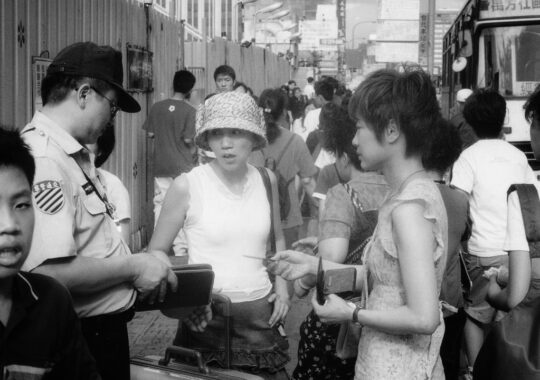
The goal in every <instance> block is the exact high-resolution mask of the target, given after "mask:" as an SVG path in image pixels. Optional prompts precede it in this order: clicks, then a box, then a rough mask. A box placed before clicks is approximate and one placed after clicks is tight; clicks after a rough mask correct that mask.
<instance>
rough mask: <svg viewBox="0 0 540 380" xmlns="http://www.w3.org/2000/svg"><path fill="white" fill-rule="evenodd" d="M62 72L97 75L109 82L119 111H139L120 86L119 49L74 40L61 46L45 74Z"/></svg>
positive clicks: (74, 74)
mask: <svg viewBox="0 0 540 380" xmlns="http://www.w3.org/2000/svg"><path fill="white" fill-rule="evenodd" d="M53 74H64V75H71V76H81V77H88V78H95V79H100V80H103V81H105V82H107V83H108V84H109V85H111V86H112V87H113V88H114V90H115V91H116V94H117V98H118V101H117V104H118V107H120V109H121V110H122V111H125V112H131V113H132V112H139V111H140V110H141V106H140V105H139V103H138V102H137V101H136V100H135V99H134V98H133V97H132V96H131V95H130V94H128V93H127V91H126V90H124V88H123V87H122V80H123V78H124V69H123V65H122V53H120V52H119V51H118V50H115V49H113V48H112V47H110V46H98V45H96V44H95V43H93V42H77V43H74V44H73V45H69V46H67V47H65V48H64V49H62V50H61V51H60V53H58V55H57V56H56V57H54V60H53V61H52V63H51V64H50V65H49V67H48V68H47V76H48V75H53Z"/></svg>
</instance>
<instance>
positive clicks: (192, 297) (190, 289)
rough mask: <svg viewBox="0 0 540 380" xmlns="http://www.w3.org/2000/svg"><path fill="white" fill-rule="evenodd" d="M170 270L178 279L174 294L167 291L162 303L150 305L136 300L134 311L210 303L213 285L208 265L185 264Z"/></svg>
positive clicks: (210, 267) (212, 277)
mask: <svg viewBox="0 0 540 380" xmlns="http://www.w3.org/2000/svg"><path fill="white" fill-rule="evenodd" d="M172 270H173V272H174V274H176V278H177V279H178V288H177V290H176V292H172V291H171V290H170V289H167V294H166V295H165V299H164V300H163V302H154V303H153V304H150V303H148V302H146V301H139V300H137V301H136V302H135V311H148V310H169V309H176V308H186V307H196V306H203V305H208V304H209V303H210V301H211V296H212V287H213V285H214V271H213V270H212V266H210V265H209V264H185V265H177V266H173V267H172Z"/></svg>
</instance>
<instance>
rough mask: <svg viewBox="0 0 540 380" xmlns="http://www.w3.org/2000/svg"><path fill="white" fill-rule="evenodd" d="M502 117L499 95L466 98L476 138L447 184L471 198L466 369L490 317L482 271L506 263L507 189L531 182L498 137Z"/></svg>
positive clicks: (518, 156) (523, 160)
mask: <svg viewBox="0 0 540 380" xmlns="http://www.w3.org/2000/svg"><path fill="white" fill-rule="evenodd" d="M505 114H506V101H505V100H504V98H503V97H502V96H501V95H500V94H499V93H498V92H496V91H493V90H487V89H480V90H477V91H476V92H475V93H473V94H472V95H471V97H470V98H469V99H468V100H467V103H466V104H465V107H464V110H463V115H464V117H465V119H466V121H467V122H468V123H469V124H470V125H471V126H472V127H473V129H474V131H475V132H476V134H477V136H478V138H479V139H480V140H479V141H477V142H476V143H474V144H473V145H471V146H470V147H469V148H467V149H465V150H464V151H463V152H462V153H461V156H460V157H459V159H458V160H457V162H456V163H455V164H454V168H453V170H452V180H451V184H452V185H454V186H455V187H457V188H459V189H461V190H463V191H465V192H466V193H467V194H469V196H470V198H469V202H470V215H471V220H472V231H471V237H470V239H469V241H468V244H467V249H466V251H467V254H466V255H465V261H466V264H467V270H468V272H469V274H470V276H471V280H472V281H473V285H472V289H471V292H470V294H469V296H468V297H467V303H466V305H465V311H466V313H467V322H466V324H465V331H464V333H465V346H466V353H467V356H468V361H469V366H471V367H472V366H473V365H474V362H475V360H476V356H477V355H478V352H479V350H480V347H481V346H482V343H483V341H484V332H483V331H484V328H485V327H486V326H488V325H489V324H491V322H493V320H494V317H495V309H494V308H492V307H491V306H490V305H489V304H488V303H487V301H486V300H485V294H486V291H487V287H488V285H489V281H488V280H487V279H486V278H485V277H483V274H484V271H485V270H487V269H489V268H490V267H499V266H501V265H507V262H508V255H507V253H506V252H505V250H504V240H505V236H506V227H507V202H506V191H507V190H508V188H509V187H510V185H512V184H514V183H532V182H534V181H535V176H534V173H533V171H532V169H531V168H530V167H529V165H528V161H527V157H526V156H525V154H524V153H523V152H521V151H520V150H518V149H517V148H515V147H514V146H513V145H511V144H509V143H508V142H506V141H504V140H503V139H502V138H501V136H502V126H503V122H504V117H505Z"/></svg>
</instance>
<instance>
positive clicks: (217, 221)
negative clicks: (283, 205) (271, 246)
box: [184, 164, 272, 302]
mask: <svg viewBox="0 0 540 380" xmlns="http://www.w3.org/2000/svg"><path fill="white" fill-rule="evenodd" d="M186 177H187V180H188V183H189V194H190V202H189V207H188V211H187V215H186V220H185V223H184V231H185V233H186V237H187V242H188V251H189V263H193V264H195V263H207V264H211V265H212V268H213V270H214V273H215V279H214V289H215V291H220V292H221V293H223V294H225V295H227V296H228V297H229V298H230V299H231V301H232V302H246V301H254V300H257V299H260V298H262V297H264V296H266V295H267V294H268V293H269V292H270V290H271V289H272V284H271V282H270V279H269V278H268V273H267V271H266V268H265V267H264V265H263V261H262V260H257V259H253V258H248V257H245V256H244V255H249V256H257V257H261V258H264V257H265V255H266V241H267V239H268V235H269V233H270V206H269V204H268V198H267V195H266V189H265V187H264V183H263V181H262V178H261V175H260V173H259V171H258V170H257V169H256V168H255V167H253V166H251V165H248V173H247V177H248V179H247V182H246V184H245V186H244V190H243V192H242V194H241V195H237V194H234V193H232V192H231V191H230V190H229V189H228V188H227V187H226V186H225V185H224V184H223V182H222V181H221V180H220V179H219V177H218V176H217V174H216V173H215V172H214V169H212V168H211V167H210V165H209V164H206V165H202V166H198V167H196V168H194V169H193V170H191V171H190V172H189V173H187V174H186Z"/></svg>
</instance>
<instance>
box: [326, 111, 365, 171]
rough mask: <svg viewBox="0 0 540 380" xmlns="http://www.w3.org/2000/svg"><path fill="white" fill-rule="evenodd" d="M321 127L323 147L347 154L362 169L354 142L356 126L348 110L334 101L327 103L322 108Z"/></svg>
mask: <svg viewBox="0 0 540 380" xmlns="http://www.w3.org/2000/svg"><path fill="white" fill-rule="evenodd" d="M319 129H320V131H321V134H322V139H321V147H322V148H323V149H326V150H328V151H330V152H334V153H335V154H336V156H338V157H341V156H343V154H347V156H348V157H349V160H350V161H351V163H352V164H353V166H354V167H355V168H356V169H358V170H360V160H359V159H358V155H357V154H356V149H355V148H354V146H353V144H352V141H353V138H354V135H355V134H356V126H355V124H354V121H352V120H351V118H350V117H349V115H348V114H347V111H346V110H344V109H343V108H341V107H340V106H338V105H336V104H334V103H326V104H325V105H324V106H323V107H322V108H321V114H320V116H319Z"/></svg>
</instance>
